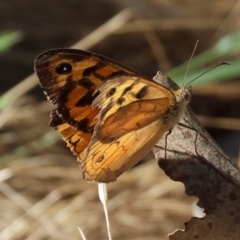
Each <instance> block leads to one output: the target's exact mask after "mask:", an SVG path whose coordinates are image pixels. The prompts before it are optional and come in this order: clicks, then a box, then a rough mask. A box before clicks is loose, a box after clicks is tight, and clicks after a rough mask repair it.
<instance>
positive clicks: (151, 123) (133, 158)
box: [35, 49, 190, 182]
mask: <svg viewBox="0 0 240 240" xmlns="http://www.w3.org/2000/svg"><path fill="white" fill-rule="evenodd" d="M35 69H36V72H37V75H38V77H39V79H40V85H41V86H42V87H43V89H44V91H45V94H46V95H47V98H48V100H49V101H51V102H52V103H53V104H54V109H53V110H52V112H51V122H50V125H51V126H52V127H54V128H56V129H57V130H58V131H59V132H60V133H61V134H62V136H63V139H64V140H65V141H66V142H67V146H68V147H69V148H70V149H71V151H72V152H73V153H74V154H75V155H77V157H78V160H79V162H80V167H81V168H82V169H83V177H84V179H86V180H89V181H91V180H95V181H98V182H112V181H115V180H116V179H117V177H118V176H119V175H121V174H122V173H123V172H124V171H126V170H127V169H129V168H131V167H132V166H133V165H135V164H136V163H137V162H138V161H139V160H140V159H141V158H142V157H143V156H144V155H145V154H146V153H147V152H148V151H149V150H150V149H151V148H152V147H153V146H154V145H155V143H156V142H157V141H158V140H159V139H160V138H161V137H162V136H163V135H164V134H165V133H166V132H168V131H170V130H171V129H172V128H173V127H174V126H175V125H176V124H177V122H178V121H179V120H180V118H181V116H182V113H183V111H184V109H185V107H186V104H187V103H188V101H189V98H188V97H189V95H190V94H189V89H180V90H177V91H175V92H174V91H171V90H169V89H168V88H166V87H164V86H162V85H160V84H158V83H156V82H155V81H152V80H149V79H147V78H146V77H145V76H143V75H141V74H139V73H137V72H135V71H133V70H131V69H128V68H127V67H124V66H122V65H120V64H118V63H115V62H114V61H112V60H110V59H107V58H105V57H102V56H100V55H96V54H93V53H88V52H85V51H81V50H71V49H58V50H50V51H48V52H45V53H43V54H41V55H40V56H39V57H38V58H37V59H36V61H35Z"/></svg>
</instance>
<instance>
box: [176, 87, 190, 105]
mask: <svg viewBox="0 0 240 240" xmlns="http://www.w3.org/2000/svg"><path fill="white" fill-rule="evenodd" d="M191 97H192V87H191V86H186V87H184V88H180V89H179V90H177V93H176V100H177V102H182V101H183V102H185V104H186V105H187V104H188V103H189V102H190V101H191Z"/></svg>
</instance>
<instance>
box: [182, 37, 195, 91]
mask: <svg viewBox="0 0 240 240" xmlns="http://www.w3.org/2000/svg"><path fill="white" fill-rule="evenodd" d="M198 42H199V40H197V41H196V43H195V46H194V48H193V51H192V54H191V57H190V59H189V61H188V65H187V70H186V73H185V76H184V79H183V86H184V83H185V80H186V78H187V74H188V70H189V67H190V63H191V61H192V58H193V55H194V53H195V51H196V49H197V45H198Z"/></svg>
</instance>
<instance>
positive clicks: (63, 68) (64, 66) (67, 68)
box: [56, 62, 72, 74]
mask: <svg viewBox="0 0 240 240" xmlns="http://www.w3.org/2000/svg"><path fill="white" fill-rule="evenodd" d="M71 71H72V65H71V64H70V63H66V62H65V63H64V62H63V63H61V64H59V65H58V66H57V67H56V72H57V73H58V74H68V73H70V72H71Z"/></svg>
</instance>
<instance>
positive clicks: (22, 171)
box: [0, 0, 240, 240]
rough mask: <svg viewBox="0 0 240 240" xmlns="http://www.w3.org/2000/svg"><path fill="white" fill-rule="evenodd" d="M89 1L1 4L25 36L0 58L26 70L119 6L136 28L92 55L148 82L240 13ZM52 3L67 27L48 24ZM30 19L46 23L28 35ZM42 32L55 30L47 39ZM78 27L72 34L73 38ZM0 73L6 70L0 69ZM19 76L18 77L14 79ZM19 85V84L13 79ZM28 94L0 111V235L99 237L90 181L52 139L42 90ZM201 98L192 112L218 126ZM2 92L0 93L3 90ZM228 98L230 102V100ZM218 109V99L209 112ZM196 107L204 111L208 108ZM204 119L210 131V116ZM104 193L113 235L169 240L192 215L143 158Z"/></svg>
mask: <svg viewBox="0 0 240 240" xmlns="http://www.w3.org/2000/svg"><path fill="white" fill-rule="evenodd" d="M53 2H54V1H53ZM89 2H90V1H89ZM89 2H87V1H85V2H84V4H83V3H81V4H82V6H85V8H84V9H80V8H79V9H78V8H77V6H78V4H80V3H78V1H71V2H69V3H64V2H62V4H63V6H58V5H59V3H57V2H56V1H55V2H54V3H47V4H49V6H47V5H44V2H41V1H35V3H34V4H32V2H30V1H25V2H24V3H21V4H22V5H21V4H20V3H15V4H16V6H15V8H14V9H15V12H13V13H12V14H10V16H9V15H8V14H7V13H8V12H7V10H11V9H10V6H9V5H8V4H9V3H7V1H3V5H2V13H4V12H5V16H6V17H8V18H9V19H8V21H6V22H4V24H3V23H2V27H1V28H2V29H6V28H10V27H12V26H14V24H15V25H16V26H17V27H20V25H19V23H18V22H19V21H20V20H21V19H22V22H21V23H22V24H23V26H25V27H23V30H24V31H25V32H26V33H29V35H27V34H26V36H25V38H26V40H25V45H24V44H23V45H22V46H21V44H19V46H16V47H14V48H13V50H12V51H10V52H9V53H5V54H3V55H2V57H1V58H0V61H2V62H4V64H5V63H6V62H7V61H10V60H12V61H13V60H14V61H13V62H15V64H17V65H18V67H19V68H24V69H26V68H25V66H23V65H24V64H29V66H30V67H32V65H30V63H31V64H33V59H34V57H35V56H36V55H37V54H38V53H40V52H41V51H43V50H47V49H49V48H54V47H67V46H70V45H71V44H73V43H74V41H77V39H79V38H83V37H84V36H86V35H88V34H90V33H91V32H92V31H94V30H95V29H96V28H97V27H98V26H100V25H101V24H103V23H104V22H105V21H107V20H108V19H109V18H110V17H112V16H114V15H115V14H117V13H118V12H120V11H121V10H122V9H123V8H124V7H131V8H132V9H133V10H135V13H134V14H133V16H134V19H138V20H141V21H142V22H137V23H136V22H134V21H133V20H128V21H127V24H124V25H123V26H122V27H121V28H120V29H119V30H117V32H113V33H112V34H111V35H109V36H108V37H107V38H105V39H102V40H101V41H100V39H99V40H98V41H97V44H95V45H94V47H92V48H91V49H90V50H92V51H97V52H99V53H102V54H103V55H106V56H108V57H112V58H114V59H116V60H118V61H120V62H122V63H124V64H126V65H128V66H130V67H133V68H135V69H138V70H139V71H141V72H143V73H145V74H148V75H149V76H153V75H154V74H155V72H156V70H157V69H161V70H162V71H168V70H170V69H171V68H172V67H173V66H176V65H177V64H179V63H180V62H183V61H185V60H187V59H189V56H190V53H191V51H192V49H193V45H194V43H195V40H197V39H199V38H201V40H202V43H201V44H200V45H199V50H198V51H199V52H203V51H204V50H206V49H207V48H208V47H209V46H211V44H212V43H213V42H214V41H215V40H216V39H217V38H219V37H221V36H223V35H224V34H227V33H230V32H231V31H233V30H235V29H236V28H239V18H237V17H236V11H237V12H239V11H240V8H239V1H236V0H230V1H224V0H220V1H219V0H218V1H217V0H214V1H211V2H210V1H202V0H201V1H194V3H193V2H192V1H187V0H183V1H181V2H179V1H178V2H177V1H173V0H171V1H164V0H162V1H157V0H153V1H143V0H142V1H113V2H110V1H103V0H101V1H99V2H98V3H96V4H97V5H96V6H92V3H91V4H90V3H89ZM17 4H19V6H21V8H19V6H17ZM64 4H66V6H65V5H64ZM106 6H111V8H107V7H106ZM24 7H27V9H25V13H26V15H21V14H20V13H21V11H22V10H21V9H22V8H24ZM53 7H55V8H56V9H59V10H56V9H55V10H56V11H57V14H56V15H61V14H63V15H64V14H65V12H64V8H66V9H65V11H69V13H68V15H69V25H67V24H66V25H63V23H62V22H61V21H60V20H59V19H58V20H55V22H54V21H52V22H49V19H48V18H49V15H51V13H52V12H51V11H53V10H54V9H53ZM12 8H13V7H12ZM17 9H19V12H18V11H17ZM43 9H44V11H43ZM236 9H237V10H236ZM47 10H48V12H46V11H47ZM110 10H111V11H110ZM71 11H72V12H71ZM89 11H93V12H94V13H95V14H96V19H92V18H90V17H89V16H88V15H87V14H88V13H89ZM79 12H81V13H82V14H83V15H84V14H85V15H86V16H85V21H83V22H82V25H81V26H79V25H77V24H75V25H74V22H76V21H77V16H78V14H79ZM84 12H85V13H84ZM71 13H72V14H71ZM73 13H75V14H73ZM22 14H23V11H22ZM136 16H137V17H136ZM237 16H238V15H237ZM60 19H62V18H60ZM70 19H71V20H72V22H73V23H72V25H70V24H71V22H70ZM209 19H210V20H209ZM31 20H32V21H33V22H34V20H35V21H39V22H40V21H43V22H44V21H47V22H44V24H45V26H44V27H42V28H40V29H37V30H38V31H37V32H36V33H33V32H34V31H36V30H35V29H34V26H32V25H31V24H30V22H31ZM94 20H95V21H94ZM97 20H99V21H97ZM233 23H234V24H233ZM11 24H12V25H11ZM136 24H138V28H136ZM139 24H140V25H139ZM149 24H150V25H149ZM50 25H51V26H50ZM68 26H69V28H68ZM50 27H52V31H53V32H55V35H56V38H55V39H54V38H53V35H51V34H53V33H51V31H50ZM44 28H46V32H44V31H43V29H44ZM149 28H150V29H149ZM76 29H78V32H77V33H76V34H74V31H76ZM79 29H81V31H80V30H79ZM16 30H17V29H16ZM20 30H22V29H20ZM67 33H68V34H67ZM55 35H54V36H55ZM63 35H64V36H63ZM29 36H30V39H29V38H28V37H29ZM58 37H59V39H58ZM125 40H126V41H125ZM127 40H128V41H127ZM31 41H32V42H31ZM23 43H24V42H23ZM26 43H27V44H26ZM30 43H31V44H32V45H31V44H30ZM33 46H34V47H33ZM123 49H124V50H123ZM140 50H141V51H140ZM4 58H5V59H4ZM6 59H7V60H6ZM5 60H6V61H5ZM3 66H4V65H3ZM18 67H15V66H14V64H12V71H11V72H10V71H9V73H8V74H7V73H5V74H6V75H5V76H2V77H1V81H3V80H2V79H4V80H5V81H8V76H9V75H10V76H11V75H12V74H13V72H14V69H15V68H16V69H17V68H18ZM2 71H3V70H2ZM6 71H7V68H6V69H4V72H6ZM26 72H27V70H26ZM30 73H31V69H30V68H29V74H30ZM25 74H26V73H25ZM21 75H24V73H23V72H21V73H19V76H21ZM26 76H27V74H26ZM18 80H19V82H20V80H21V79H20V77H19V79H18ZM4 84H5V82H4ZM4 84H3V87H4V86H5V85H4ZM33 85H34V84H33ZM209 86H211V85H209ZM226 86H227V87H228V88H227V89H228V91H229V92H230V93H229V94H230V95H231V93H232V92H234V91H236V86H235V85H234V84H233V85H230V84H228V85H227V84H225V85H224V89H226ZM232 86H233V87H232ZM234 86H235V87H234ZM28 87H29V85H28V86H26V88H28ZM222 87H223V85H221V84H216V85H214V86H212V87H208V94H209V95H210V96H211V93H215V97H218V95H217V96H216V92H217V91H216V89H221V88H222ZM6 88H7V87H6ZM24 89H25V88H24ZM24 89H23V92H24V91H25V90H24ZM38 90H39V89H38ZM34 91H35V92H33V93H32V94H29V93H25V94H22V95H21V96H19V97H18V98H17V101H15V102H13V103H12V104H11V105H9V106H8V107H7V108H5V109H4V110H3V111H2V112H1V115H0V117H1V121H0V124H1V130H0V154H1V162H0V164H1V165H0V167H1V169H2V170H1V171H0V212H1V214H0V239H4V240H5V239H14V240H15V239H28V240H30V239H31V240H38V239H80V234H79V232H78V229H77V227H81V228H82V230H83V231H84V233H85V234H86V236H87V239H107V231H106V224H105V220H104V214H103V209H102V206H101V204H100V201H99V199H98V195H97V185H96V184H95V183H86V182H85V181H83V180H82V178H81V172H80V170H79V168H78V163H77V162H76V159H75V157H73V156H72V154H71V153H70V151H69V150H68V149H67V148H66V147H65V143H64V142H63V141H58V139H60V137H59V136H58V134H57V133H56V132H53V131H52V130H51V129H50V128H49V127H48V121H49V118H48V115H49V111H50V104H49V103H48V102H47V101H39V97H36V95H39V92H40V91H38V92H37V90H34ZM205 92H206V91H205V90H203V88H201V87H199V88H198V89H196V99H197V101H195V102H193V109H194V110H195V108H194V106H197V107H199V109H200V112H199V113H200V114H201V115H204V114H206V117H207V120H209V119H210V120H211V121H214V122H218V120H217V119H215V118H214V120H213V117H214V116H212V115H211V107H212V108H213V109H214V104H211V105H209V108H210V109H207V110H206V112H204V111H203V110H202V106H201V104H199V102H201V101H202V102H204V101H206V98H204V97H206V95H205ZM209 92H210V93H209ZM1 93H4V89H2V92H1ZM209 95H207V97H208V96H209ZM219 95H220V96H221V91H219ZM236 96H237V94H236ZM236 98H237V97H236ZM236 98H234V99H232V100H231V101H234V100H235V101H236ZM199 99H200V100H199ZM193 101H194V100H193ZM221 101H222V99H221ZM231 101H230V102H231ZM231 103H232V102H231ZM217 104H218V102H217V100H216V102H215V106H216V105H217ZM204 106H205V108H206V104H204ZM196 109H197V108H196ZM208 114H209V115H208ZM238 115H239V111H238V112H232V113H229V115H228V116H226V117H231V118H235V119H236V118H237V117H238ZM203 120H204V121H205V122H204V123H205V124H206V125H209V121H210V120H209V121H206V119H203ZM222 125H223V128H227V126H228V125H229V124H228V122H227V120H226V121H225V122H224V123H223V124H222ZM222 125H221V126H219V127H220V128H221V127H222ZM230 125H231V124H230ZM236 128H237V127H236ZM50 131H51V132H50ZM108 191H109V201H108V208H109V214H110V221H111V226H112V234H113V236H114V239H138V240H140V239H167V234H168V233H170V232H172V231H174V230H175V229H176V228H177V227H179V228H184V222H186V221H188V220H189V219H190V217H191V216H192V214H193V211H192V206H193V204H194V202H195V201H196V199H195V198H193V197H189V196H186V195H185V193H184V188H183V185H182V184H181V183H177V182H173V181H171V180H170V179H169V178H168V177H167V176H166V175H165V174H164V172H163V171H162V170H161V169H159V168H158V166H157V163H156V161H155V160H154V159H153V157H152V156H151V154H149V155H148V156H146V157H145V158H144V161H143V163H142V164H139V165H138V166H137V167H135V168H134V169H132V170H130V171H128V172H126V173H124V174H123V176H121V177H120V178H119V180H118V181H117V182H115V183H111V184H108Z"/></svg>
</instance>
